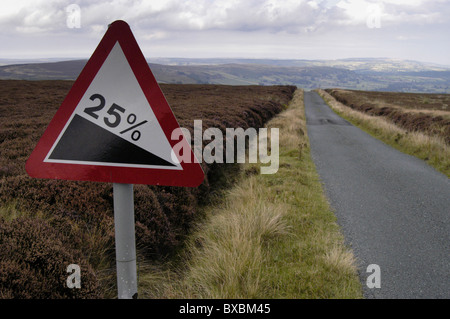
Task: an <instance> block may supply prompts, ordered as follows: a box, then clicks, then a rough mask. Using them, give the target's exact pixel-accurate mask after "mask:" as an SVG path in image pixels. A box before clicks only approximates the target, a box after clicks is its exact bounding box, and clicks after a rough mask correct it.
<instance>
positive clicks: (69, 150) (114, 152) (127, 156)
mask: <svg viewBox="0 0 450 319" xmlns="http://www.w3.org/2000/svg"><path fill="white" fill-rule="evenodd" d="M49 159H51V160H64V161H80V162H97V163H108V164H111V163H112V164H137V165H151V166H172V167H175V165H174V164H172V163H170V162H168V161H166V160H164V159H162V158H160V157H158V156H156V155H154V154H152V153H150V152H148V151H146V150H144V149H143V148H141V147H139V146H137V145H134V144H133V143H130V142H128V141H127V140H125V139H123V138H121V137H120V136H117V135H115V134H113V133H111V132H109V131H108V130H105V129H104V128H102V127H100V126H97V125H95V124H94V123H92V122H90V121H88V120H86V119H85V118H83V117H81V116H79V115H75V116H74V117H73V119H72V121H71V122H70V124H69V126H68V127H67V129H66V131H65V132H64V134H63V136H62V137H61V138H60V140H59V142H58V144H57V145H56V147H55V148H54V150H53V151H52V153H51V155H50V156H49Z"/></svg>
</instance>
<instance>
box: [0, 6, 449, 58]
mask: <svg viewBox="0 0 450 319" xmlns="http://www.w3.org/2000/svg"><path fill="white" fill-rule="evenodd" d="M78 9H79V12H78ZM78 17H79V19H78ZM118 19H121V20H125V21H126V22H128V24H129V25H130V27H131V30H132V31H133V33H134V35H135V37H136V39H137V41H138V43H139V45H140V47H141V49H142V51H143V52H144V55H145V56H146V57H148V58H151V57H185V58H207V57H235V58H237V57H239V58H274V59H340V58H351V57H388V58H397V59H410V60H418V61H425V62H434V63H439V64H445V65H450V1H449V0H383V1H372V0H135V1H134V0H129V1H126V0H109V1H107V0H97V1H95V0H90V1H87V0H80V1H76V0H68V1H66V0H34V1H24V0H6V1H5V0H2V1H1V4H0V43H1V44H0V58H50V57H74V58H88V57H89V56H90V55H91V54H92V53H93V51H94V49H95V47H96V46H97V44H98V43H99V41H100V39H101V38H102V36H103V34H104V33H105V31H106V28H107V25H108V24H109V23H111V22H112V21H114V20H118Z"/></svg>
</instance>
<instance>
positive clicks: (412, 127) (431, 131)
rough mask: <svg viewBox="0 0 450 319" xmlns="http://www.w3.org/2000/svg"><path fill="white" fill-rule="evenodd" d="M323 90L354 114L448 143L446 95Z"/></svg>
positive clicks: (448, 99)
mask: <svg viewBox="0 0 450 319" xmlns="http://www.w3.org/2000/svg"><path fill="white" fill-rule="evenodd" d="M325 91H326V92H328V93H329V94H331V95H332V96H333V97H334V98H335V99H336V100H337V101H339V102H341V103H343V104H345V105H347V106H349V107H351V108H353V109H355V110H357V111H361V112H364V113H367V114H369V115H375V116H383V117H386V118H387V119H389V120H390V121H392V122H393V123H394V124H396V125H398V126H399V127H401V128H404V129H406V130H407V131H409V132H423V133H425V134H428V135H431V136H437V137H440V138H442V139H444V140H445V142H446V143H447V144H450V94H422V93H420V94H419V93H393V92H370V91H353V90H338V89H327V90H325Z"/></svg>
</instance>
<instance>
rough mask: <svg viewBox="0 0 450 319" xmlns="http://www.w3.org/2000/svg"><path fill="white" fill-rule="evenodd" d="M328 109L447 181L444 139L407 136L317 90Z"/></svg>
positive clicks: (449, 168)
mask: <svg viewBox="0 0 450 319" xmlns="http://www.w3.org/2000/svg"><path fill="white" fill-rule="evenodd" d="M317 92H318V93H319V95H320V96H321V97H322V98H323V99H324V100H325V102H326V103H327V104H328V105H329V106H330V108H331V109H332V110H333V111H335V112H336V113H337V114H338V115H340V116H341V117H343V118H345V119H346V120H348V121H349V122H351V123H352V124H354V125H355V126H357V127H359V128H360V129H362V130H364V131H365V132H367V133H369V134H370V135H372V136H374V137H375V138H378V139H380V140H381V141H383V142H384V143H386V144H388V145H390V146H392V147H394V148H396V149H397V150H399V151H401V152H403V153H406V154H409V155H412V156H416V157H418V158H420V159H422V160H424V161H426V162H427V163H428V164H429V165H431V166H433V167H434V168H435V169H436V170H438V171H439V172H441V173H443V174H445V175H447V177H450V149H449V147H448V145H447V144H446V143H445V141H444V139H442V138H440V137H437V136H429V135H426V134H424V133H420V132H408V131H406V130H405V129H402V128H400V127H398V126H397V125H395V124H394V123H392V122H390V121H389V120H386V119H385V118H382V117H379V116H371V115H368V114H365V113H362V112H359V111H356V110H353V109H352V108H350V107H348V106H346V105H344V104H342V103H340V102H338V101H336V99H335V98H334V97H332V96H331V95H330V94H328V93H327V92H325V91H324V90H317Z"/></svg>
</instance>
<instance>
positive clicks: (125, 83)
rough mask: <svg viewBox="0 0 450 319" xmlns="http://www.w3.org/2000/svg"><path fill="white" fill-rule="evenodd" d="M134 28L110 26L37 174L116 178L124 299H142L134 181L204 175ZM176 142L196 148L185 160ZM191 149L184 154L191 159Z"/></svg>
mask: <svg viewBox="0 0 450 319" xmlns="http://www.w3.org/2000/svg"><path fill="white" fill-rule="evenodd" d="M175 130H180V126H179V124H178V122H177V120H176V118H175V116H174V114H173V112H172V110H171V108H170V106H169V104H168V103H167V100H166V99H165V97H164V95H163V93H162V91H161V89H160V87H159V85H158V83H157V81H156V79H155V77H154V76H153V74H152V72H151V70H150V67H149V65H148V63H147V61H146V60H145V57H144V55H143V54H142V52H141V50H140V48H139V46H138V44H137V42H136V39H135V38H134V35H133V33H132V32H131V29H130V27H129V26H128V24H127V23H126V22H124V21H120V20H119V21H115V22H113V23H112V24H110V25H109V28H108V30H107V31H106V33H105V35H104V37H103V39H102V40H101V41H100V43H99V45H98V47H97V48H96V50H95V51H94V53H93V55H92V56H91V58H90V59H89V61H88V62H87V63H86V66H85V67H84V69H83V70H82V71H81V73H80V75H79V76H78V78H77V80H76V81H75V83H74V84H73V86H72V88H71V90H70V91H69V93H68V95H67V97H66V98H65V99H64V101H63V103H62V104H61V106H60V107H59V109H58V111H57V112H56V114H55V116H54V117H53V119H52V121H51V122H50V124H49V126H48V127H47V129H46V130H45V132H44V134H43V135H42V137H41V139H40V140H39V142H38V144H37V145H36V147H35V149H34V150H33V152H32V153H31V155H30V157H29V159H28V161H27V163H26V167H25V168H26V171H27V173H28V175H30V176H31V177H34V178H48V179H62V180H77V181H94V182H107V183H113V189H114V223H115V236H116V263H117V280H118V297H119V298H120V299H129V298H136V297H137V273H136V243H135V223H134V199H133V184H146V185H164V186H179V187H197V186H199V185H200V184H201V183H202V182H203V179H204V172H203V170H202V168H201V166H200V164H199V162H198V161H197V159H196V157H195V155H194V153H193V152H192V149H191V147H190V143H189V142H188V141H187V140H186V139H185V138H184V136H180V137H179V138H178V140H173V139H172V133H173V132H174V131H175ZM176 147H179V148H181V149H182V150H183V151H184V152H185V151H186V150H190V153H191V154H190V158H191V159H192V160H191V161H183V160H182V158H180V156H181V155H180V154H178V153H177V152H175V151H174V149H175V148H176ZM185 156H186V154H183V157H184V158H186V157H185Z"/></svg>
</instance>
